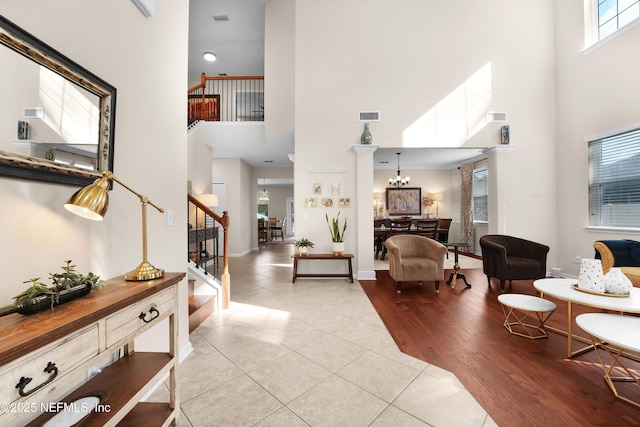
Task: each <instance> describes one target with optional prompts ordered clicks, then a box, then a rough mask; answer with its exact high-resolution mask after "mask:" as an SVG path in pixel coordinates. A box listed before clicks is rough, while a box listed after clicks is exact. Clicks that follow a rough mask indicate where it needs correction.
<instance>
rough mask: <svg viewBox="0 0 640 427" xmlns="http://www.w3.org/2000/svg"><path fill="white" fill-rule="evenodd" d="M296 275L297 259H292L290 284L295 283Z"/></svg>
mask: <svg viewBox="0 0 640 427" xmlns="http://www.w3.org/2000/svg"><path fill="white" fill-rule="evenodd" d="M297 275H298V258H294V259H293V278H292V279H291V283H296V276H297Z"/></svg>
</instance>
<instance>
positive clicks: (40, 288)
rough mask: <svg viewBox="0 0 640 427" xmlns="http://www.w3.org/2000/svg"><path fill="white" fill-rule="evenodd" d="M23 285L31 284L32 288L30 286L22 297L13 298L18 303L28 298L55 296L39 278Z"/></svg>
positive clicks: (27, 281)
mask: <svg viewBox="0 0 640 427" xmlns="http://www.w3.org/2000/svg"><path fill="white" fill-rule="evenodd" d="M22 283H31V286H29V287H28V288H27V289H26V290H25V291H24V292H22V293H21V294H20V295H16V296H15V297H13V298H14V299H15V300H16V302H20V301H22V300H25V299H28V298H35V297H39V296H42V295H53V291H52V290H51V289H49V288H47V286H46V285H45V284H44V283H42V282H41V281H40V278H39V277H34V278H32V279H29V280H25V281H24V282H22Z"/></svg>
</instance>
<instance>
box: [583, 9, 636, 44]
mask: <svg viewBox="0 0 640 427" xmlns="http://www.w3.org/2000/svg"><path fill="white" fill-rule="evenodd" d="M593 1H594V2H595V6H596V8H597V15H596V16H597V34H598V37H597V39H598V40H602V39H604V38H605V37H607V36H609V35H611V34H613V33H615V32H616V31H618V30H619V29H620V28H622V27H624V26H625V25H627V24H629V23H630V22H632V21H634V20H636V19H638V18H639V17H640V0H593Z"/></svg>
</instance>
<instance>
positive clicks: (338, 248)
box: [331, 242, 344, 256]
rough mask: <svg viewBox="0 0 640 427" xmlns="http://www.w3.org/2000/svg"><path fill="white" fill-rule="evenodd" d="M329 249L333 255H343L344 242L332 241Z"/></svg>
mask: <svg viewBox="0 0 640 427" xmlns="http://www.w3.org/2000/svg"><path fill="white" fill-rule="evenodd" d="M331 250H332V251H333V255H334V256H339V255H344V242H333V245H332V246H331Z"/></svg>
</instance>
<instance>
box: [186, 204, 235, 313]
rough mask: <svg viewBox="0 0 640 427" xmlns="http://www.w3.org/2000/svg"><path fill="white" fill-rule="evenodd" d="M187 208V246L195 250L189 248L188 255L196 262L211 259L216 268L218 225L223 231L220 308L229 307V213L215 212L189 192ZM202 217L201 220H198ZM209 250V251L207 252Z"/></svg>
mask: <svg viewBox="0 0 640 427" xmlns="http://www.w3.org/2000/svg"><path fill="white" fill-rule="evenodd" d="M187 198H188V203H187V208H188V212H189V247H190V248H191V247H192V245H195V249H196V251H191V250H189V254H188V257H189V259H191V260H192V261H194V262H197V263H198V264H201V263H202V264H204V266H206V263H207V262H208V261H210V260H213V262H214V267H215V268H216V269H217V268H218V257H219V254H218V252H217V245H218V239H219V237H220V236H219V233H218V229H219V228H218V226H216V225H214V224H215V223H217V224H220V225H219V227H220V228H222V231H223V238H222V241H223V244H222V274H221V275H220V281H221V283H222V308H223V309H224V308H229V302H230V300H231V295H230V291H231V276H230V275H229V248H228V246H229V245H228V243H229V240H228V231H229V213H228V212H227V211H224V212H223V213H222V216H220V215H218V214H216V213H215V212H214V211H212V210H211V208H209V207H208V206H205V205H204V204H203V203H202V202H201V201H199V200H198V199H196V198H195V197H194V196H192V195H191V194H187ZM200 218H202V220H200ZM208 240H211V241H212V242H213V246H212V247H211V248H208V247H207V241H208ZM209 250H211V252H209Z"/></svg>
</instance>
